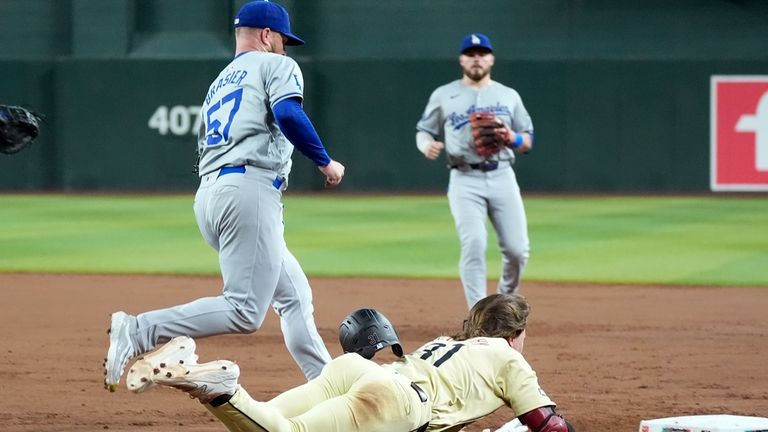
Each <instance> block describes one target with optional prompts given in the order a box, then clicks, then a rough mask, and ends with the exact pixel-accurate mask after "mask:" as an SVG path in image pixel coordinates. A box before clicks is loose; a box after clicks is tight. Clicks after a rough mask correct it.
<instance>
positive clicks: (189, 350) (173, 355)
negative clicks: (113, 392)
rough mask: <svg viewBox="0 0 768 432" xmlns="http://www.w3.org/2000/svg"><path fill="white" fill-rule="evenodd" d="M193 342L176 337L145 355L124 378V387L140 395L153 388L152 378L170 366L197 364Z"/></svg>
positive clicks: (186, 337)
mask: <svg viewBox="0 0 768 432" xmlns="http://www.w3.org/2000/svg"><path fill="white" fill-rule="evenodd" d="M195 348H196V345H195V341H194V339H192V338H191V337H188V336H178V337H175V338H173V339H171V340H170V342H168V343H166V344H165V345H163V346H161V347H160V348H158V349H156V350H155V351H153V352H151V353H149V354H145V355H144V356H143V357H140V358H139V359H138V360H136V363H134V364H133V365H132V366H131V367H130V369H128V375H126V377H125V385H126V386H127V387H128V390H130V391H132V392H134V393H141V392H144V391H147V390H149V389H150V388H152V387H154V385H155V383H154V381H152V377H153V376H154V375H156V374H158V373H160V371H161V370H162V369H163V368H166V367H168V366H172V365H193V364H196V363H197V354H195Z"/></svg>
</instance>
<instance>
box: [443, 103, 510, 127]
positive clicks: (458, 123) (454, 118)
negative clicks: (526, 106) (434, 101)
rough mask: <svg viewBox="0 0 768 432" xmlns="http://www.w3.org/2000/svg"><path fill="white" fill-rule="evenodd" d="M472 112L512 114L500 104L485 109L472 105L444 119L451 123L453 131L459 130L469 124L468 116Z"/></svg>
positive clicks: (506, 107)
mask: <svg viewBox="0 0 768 432" xmlns="http://www.w3.org/2000/svg"><path fill="white" fill-rule="evenodd" d="M473 112H487V113H492V114H496V115H507V116H510V117H511V116H512V112H511V111H510V110H509V107H508V106H506V105H502V104H501V103H497V104H496V105H491V106H487V107H476V106H474V105H470V106H469V108H467V110H466V111H465V112H463V113H455V112H454V113H450V114H448V116H446V118H447V119H448V121H450V122H451V126H453V129H454V130H459V129H461V128H462V127H463V126H464V125H466V124H467V123H469V115H470V114H472V113H473Z"/></svg>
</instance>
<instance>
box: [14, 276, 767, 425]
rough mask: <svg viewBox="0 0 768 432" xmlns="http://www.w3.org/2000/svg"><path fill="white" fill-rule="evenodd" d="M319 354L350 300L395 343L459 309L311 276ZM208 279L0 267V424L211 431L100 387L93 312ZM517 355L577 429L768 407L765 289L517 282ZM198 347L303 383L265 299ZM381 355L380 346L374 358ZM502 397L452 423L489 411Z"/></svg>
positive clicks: (155, 301)
mask: <svg viewBox="0 0 768 432" xmlns="http://www.w3.org/2000/svg"><path fill="white" fill-rule="evenodd" d="M311 283H312V286H313V289H314V296H315V316H316V320H317V324H318V327H319V328H320V332H321V334H322V336H323V338H324V339H325V342H326V344H327V345H328V349H329V351H330V352H331V354H332V355H334V356H335V355H338V354H340V349H339V347H338V342H337V333H336V330H337V326H338V323H339V322H340V321H341V319H342V318H343V317H344V316H345V315H346V314H347V313H349V312H350V311H352V310H354V309H357V308H359V307H365V306H368V307H375V308H377V309H379V310H381V311H383V312H384V313H385V314H386V315H387V316H388V317H389V318H390V319H391V320H392V321H393V323H394V324H395V325H396V327H397V329H398V332H399V334H400V337H401V339H402V342H403V344H404V347H405V349H406V350H413V349H416V348H418V347H419V346H420V345H421V343H423V342H426V341H428V340H430V339H432V338H433V337H435V336H438V335H440V334H447V333H452V332H453V331H454V330H456V328H457V326H459V325H460V324H461V320H462V318H463V316H464V314H465V313H466V306H465V303H464V297H463V293H462V292H461V288H460V286H459V283H458V282H457V281H454V280H451V281H448V280H401V279H328V278H312V279H311ZM219 292H220V282H219V278H215V277H175V276H82V275H39V274H0V293H1V295H2V302H0V317H2V324H3V326H4V328H3V336H2V341H3V343H2V349H1V350H0V394H2V395H3V403H2V404H1V405H0V430H3V431H7V432H20V431H96V430H110V431H158V432H159V431H185V432H189V431H224V430H225V429H224V428H223V427H222V426H221V425H220V424H219V423H218V421H216V420H215V419H214V418H213V416H211V415H210V414H209V413H208V412H207V411H206V410H205V409H204V408H203V407H202V406H200V405H199V404H198V403H197V402H195V401H193V400H190V399H189V398H187V397H186V396H185V395H183V394H182V393H180V392H176V391H174V390H170V389H154V390H152V391H150V392H148V393H145V394H140V395H135V394H132V393H129V392H128V391H127V390H125V387H123V386H122V382H121V388H120V389H119V390H118V391H117V392H116V393H109V392H107V391H106V390H104V389H103V387H102V380H103V375H102V366H101V363H102V360H103V358H104V355H105V353H106V349H107V343H108V340H107V335H106V328H107V325H108V318H109V314H110V313H111V312H113V311H116V310H125V311H126V312H129V313H140V312H144V311H147V310H151V309H157V308H162V307H168V306H172V305H175V304H180V303H185V302H188V301H191V300H193V299H196V298H198V297H202V296H210V295H216V294H218V293H219ZM521 293H522V294H524V295H525V296H526V297H527V298H528V299H529V300H530V302H531V304H532V306H533V311H532V314H531V318H530V320H529V326H528V339H526V345H525V356H526V358H527V359H528V361H529V363H531V365H532V366H533V368H534V369H535V370H536V371H537V374H538V376H539V381H540V383H541V385H542V387H543V388H544V389H545V390H546V391H547V393H548V394H549V395H550V397H551V398H552V399H553V400H555V401H556V402H557V403H558V405H559V411H560V412H561V413H563V414H564V415H565V416H566V417H567V418H568V419H569V420H570V421H571V422H572V423H573V424H574V426H575V427H576V429H577V430H578V431H579V432H614V431H616V432H624V431H626V432H634V431H637V429H638V425H639V423H640V420H641V419H649V418H658V417H670V416H682V415H696V414H736V415H748V416H768V318H767V317H768V315H767V314H766V311H768V290H765V289H751V288H702V287H649V286H591V285H589V286H588V285H571V284H549V283H547V284H543V283H530V282H526V283H524V285H523V287H522V289H521ZM197 342H198V354H199V355H200V361H208V360H214V359H218V358H227V359H231V360H235V361H237V362H238V363H239V365H240V367H241V370H242V376H241V384H242V385H243V386H244V387H246V388H247V389H248V391H249V393H250V394H251V395H252V396H253V397H255V398H258V399H268V398H271V397H273V396H275V395H276V394H277V393H279V392H280V391H282V390H285V389H287V388H289V387H291V386H294V385H297V384H300V383H302V382H303V376H302V375H301V373H300V371H299V370H298V368H297V367H296V365H295V364H294V362H293V361H292V359H291V358H290V356H289V354H288V352H287V351H286V349H285V347H284V345H283V342H282V335H281V333H280V328H279V321H278V319H277V317H276V315H275V314H274V313H270V314H269V315H268V317H267V319H266V321H265V323H264V326H263V328H262V329H261V330H260V331H258V332H257V333H254V334H251V335H226V336H215V337H210V338H206V339H199V340H198V341H197ZM377 358H379V359H380V360H392V359H393V358H394V357H392V354H389V353H388V354H386V355H381V356H378V357H377ZM512 415H513V413H512V412H511V411H510V410H509V409H507V408H502V409H500V410H498V411H497V412H495V413H493V414H491V415H490V416H488V417H486V418H485V419H483V420H481V421H478V422H477V423H475V424H473V425H471V426H469V427H467V428H466V430H467V431H481V430H483V429H484V428H492V429H493V428H495V427H498V426H500V425H501V424H503V423H505V422H506V421H508V420H509V419H511V416H512Z"/></svg>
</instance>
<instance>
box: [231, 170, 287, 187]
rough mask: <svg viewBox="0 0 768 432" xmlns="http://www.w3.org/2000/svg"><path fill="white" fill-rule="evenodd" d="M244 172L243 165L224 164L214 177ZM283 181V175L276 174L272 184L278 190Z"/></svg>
mask: <svg viewBox="0 0 768 432" xmlns="http://www.w3.org/2000/svg"><path fill="white" fill-rule="evenodd" d="M244 173H245V165H235V166H225V167H223V168H221V169H220V170H219V175H218V176H216V177H217V178H218V177H221V176H223V175H227V174H244ZM283 183H285V177H280V176H277V177H275V181H273V182H272V186H274V187H275V189H277V190H280V186H282V185H283Z"/></svg>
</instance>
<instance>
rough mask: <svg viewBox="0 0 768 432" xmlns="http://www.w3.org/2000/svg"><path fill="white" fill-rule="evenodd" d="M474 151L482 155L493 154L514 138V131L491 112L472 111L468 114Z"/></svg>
mask: <svg viewBox="0 0 768 432" xmlns="http://www.w3.org/2000/svg"><path fill="white" fill-rule="evenodd" d="M469 125H470V128H471V129H472V139H473V140H474V144H475V151H477V154H479V155H480V156H483V157H489V156H493V155H495V154H496V153H498V152H500V151H501V150H502V149H503V148H505V147H507V146H508V145H509V144H510V143H511V142H512V141H513V140H514V133H512V131H511V130H510V129H509V128H508V127H507V126H506V125H505V124H504V122H502V121H501V119H499V118H498V117H496V116H495V115H493V114H491V113H486V112H474V113H472V114H470V116H469Z"/></svg>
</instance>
